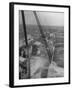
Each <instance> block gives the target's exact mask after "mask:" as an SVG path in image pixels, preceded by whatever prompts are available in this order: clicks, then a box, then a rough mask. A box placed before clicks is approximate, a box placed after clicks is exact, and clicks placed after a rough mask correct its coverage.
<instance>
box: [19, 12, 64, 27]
mask: <svg viewBox="0 0 72 90" xmlns="http://www.w3.org/2000/svg"><path fill="white" fill-rule="evenodd" d="M37 16H38V18H39V21H40V23H41V25H48V26H64V13H56V12H37ZM19 18H20V24H22V18H21V13H20V17H19ZM25 22H26V24H27V25H37V22H36V19H35V16H34V14H33V12H32V11H25Z"/></svg>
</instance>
